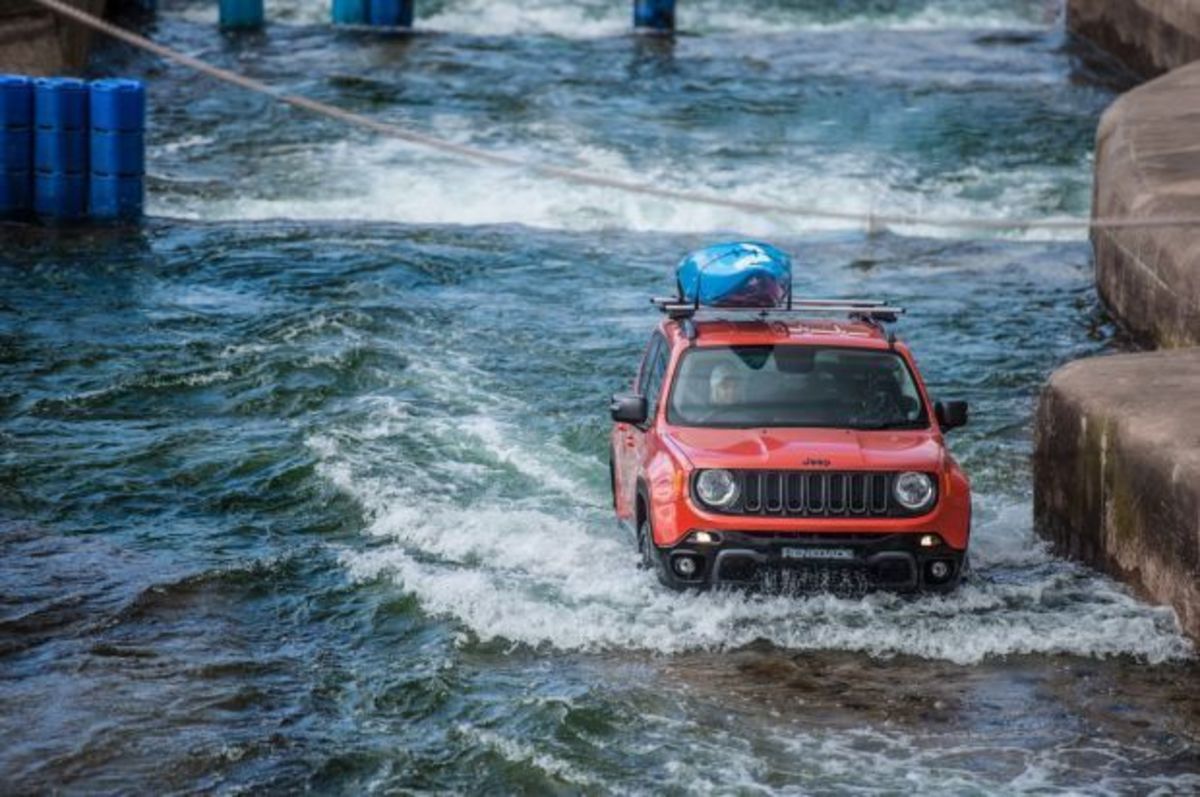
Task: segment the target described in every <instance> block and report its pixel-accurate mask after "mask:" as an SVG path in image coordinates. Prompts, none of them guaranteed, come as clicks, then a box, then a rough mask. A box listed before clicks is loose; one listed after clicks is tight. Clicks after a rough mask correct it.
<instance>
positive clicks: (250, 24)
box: [220, 0, 264, 30]
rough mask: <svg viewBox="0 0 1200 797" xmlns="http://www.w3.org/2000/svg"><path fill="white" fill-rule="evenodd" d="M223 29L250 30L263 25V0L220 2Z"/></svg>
mask: <svg viewBox="0 0 1200 797" xmlns="http://www.w3.org/2000/svg"><path fill="white" fill-rule="evenodd" d="M220 3H221V27H222V28H224V29H226V30H248V29H253V28H261V27H262V25H263V16H264V14H263V0H220Z"/></svg>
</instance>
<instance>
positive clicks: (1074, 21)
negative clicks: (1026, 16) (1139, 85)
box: [1067, 0, 1200, 76]
mask: <svg viewBox="0 0 1200 797" xmlns="http://www.w3.org/2000/svg"><path fill="white" fill-rule="evenodd" d="M1067 28H1068V29H1069V30H1071V31H1072V32H1073V33H1076V34H1078V35H1080V36H1083V37H1084V38H1086V39H1090V40H1091V41H1093V42H1095V43H1096V44H1098V45H1100V47H1102V48H1103V49H1105V50H1107V51H1109V52H1110V53H1112V54H1113V55H1115V56H1116V57H1117V58H1119V59H1121V60H1122V61H1123V62H1124V63H1125V64H1127V65H1128V66H1129V67H1130V68H1131V69H1133V70H1134V71H1136V72H1139V73H1141V74H1143V75H1146V76H1151V75H1157V74H1161V73H1162V72H1166V71H1167V70H1169V69H1174V68H1175V67H1177V66H1181V65H1183V64H1186V63H1188V62H1189V61H1195V60H1196V59H1200V0H1067Z"/></svg>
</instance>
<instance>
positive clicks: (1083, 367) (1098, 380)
mask: <svg viewBox="0 0 1200 797" xmlns="http://www.w3.org/2000/svg"><path fill="white" fill-rule="evenodd" d="M1034 439H1035V450H1034V485H1035V489H1034V516H1035V520H1036V524H1037V527H1038V530H1039V532H1040V533H1042V534H1043V535H1044V536H1046V537H1048V538H1049V539H1050V540H1051V542H1052V543H1053V544H1054V547H1055V548H1056V550H1057V551H1058V552H1059V553H1060V554H1064V555H1067V556H1070V557H1072V558H1075V559H1079V560H1082V561H1084V562H1086V563H1088V564H1090V565H1093V566H1095V567H1097V568H1100V569H1102V570H1105V571H1107V572H1109V573H1111V574H1113V575H1115V576H1117V577H1119V578H1121V579H1122V580H1124V581H1125V582H1127V583H1129V584H1131V585H1132V586H1133V587H1134V588H1135V589H1137V590H1138V591H1140V592H1141V593H1142V594H1143V595H1145V596H1146V597H1148V598H1150V599H1151V600H1153V601H1155V602H1158V603H1163V604H1168V605H1170V606H1172V607H1174V609H1175V611H1176V613H1177V614H1178V616H1179V619H1180V622H1181V623H1182V625H1183V628H1184V630H1185V631H1186V632H1187V633H1188V634H1189V635H1190V636H1192V637H1193V638H1194V639H1200V348H1195V349H1179V350H1174V351H1164V352H1150V353H1146V354H1132V355H1115V356H1110V357H1096V358H1092V359H1087V360H1080V361H1077V362H1074V363H1071V364H1069V365H1066V366H1064V367H1063V368H1060V369H1059V370H1058V371H1056V372H1055V373H1054V374H1053V375H1052V376H1051V377H1050V382H1049V384H1048V385H1047V386H1046V388H1045V389H1044V390H1043V392H1042V397H1041V400H1040V401H1039V403H1038V413H1037V421H1036V427H1035V431H1034Z"/></svg>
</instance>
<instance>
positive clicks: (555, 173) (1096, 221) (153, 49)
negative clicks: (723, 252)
mask: <svg viewBox="0 0 1200 797" xmlns="http://www.w3.org/2000/svg"><path fill="white" fill-rule="evenodd" d="M32 2H34V3H37V4H38V5H40V6H42V7H43V8H46V9H47V10H49V11H52V12H54V13H56V14H60V15H61V16H63V17H65V18H67V19H69V20H72V21H74V22H77V23H78V24H80V25H83V26H85V27H88V28H91V29H92V30H95V31H98V32H100V33H103V34H105V35H107V36H111V37H113V38H115V39H119V40H120V41H123V42H125V43H127V44H130V45H132V46H134V47H137V48H139V49H142V50H145V51H146V52H150V53H154V54H155V55H158V56H160V57H162V58H165V59H167V60H170V61H174V62H176V63H178V64H182V65H183V66H186V67H188V68H190V69H194V70H195V71H197V72H200V73H203V74H205V75H208V76H209V77H212V78H214V79H216V80H220V81H223V82H225V83H229V84H231V85H234V86H238V87H240V88H243V89H246V90H247V91H253V92H257V93H259V94H264V95H267V96H269V97H273V98H274V99H276V100H278V101H279V102H283V103H286V104H288V105H292V106H294V107H296V108H302V109H304V110H306V111H310V112H312V113H315V114H320V115H322V116H325V117H328V118H330V119H337V120H338V121H341V122H345V123H346V124H349V125H353V126H356V127H359V128H362V129H365V130H370V131H372V132H375V133H378V134H380V135H384V136H388V137H390V138H395V139H399V140H400V141H405V142H408V143H410V144H414V145H416V146H420V147H425V148H427V149H431V150H435V151H438V152H443V153H445V154H448V155H452V156H455V157H458V158H463V159H467V160H472V161H476V162H479V163H488V164H492V165H498V166H505V167H510V168H513V169H519V170H521V171H526V172H529V173H531V174H536V175H540V176H542V177H546V178H550V179H554V180H562V181H566V182H571V183H576V184H580V185H590V186H595V187H598V188H609V189H613V190H616V191H624V192H627V193H631V194H640V195H642V196H649V197H656V198H658V199H665V200H669V201H672V202H685V203H688V204H693V205H707V206H709V207H718V208H726V209H728V210H737V211H742V212H748V213H763V214H768V215H780V216H795V217H806V218H813V219H826V220H832V221H845V222H852V223H854V224H856V225H861V226H864V227H865V228H866V229H868V230H876V229H878V228H879V227H880V226H922V227H935V228H942V229H976V230H1013V229H1043V230H1080V229H1088V228H1092V229H1121V228H1142V229H1146V228H1155V227H1182V226H1192V225H1200V217H1197V216H1165V217H1150V218H1129V217H1126V218H1114V217H1095V218H1091V219H1047V218H1032V217H1028V218H1022V217H1010V218H1003V219H983V218H966V217H958V218H952V217H946V216H941V217H939V216H925V215H920V214H913V213H854V212H850V211H839V210H829V209H822V208H817V207H805V206H801V205H789V204H781V203H775V202H758V201H754V200H746V199H731V198H728V197H723V196H717V195H715V194H707V193H699V192H694V191H682V190H678V189H673V188H663V187H660V186H656V185H651V184H649V183H642V182H634V181H631V180H623V179H619V178H615V177H605V176H603V175H600V174H594V173H592V172H587V171H582V170H578V169H567V168H563V167H560V166H551V165H546V164H541V163H534V162H531V161H527V160H523V159H521V158H515V157H512V156H509V155H504V154H500V153H496V152H489V151H488V150H484V149H479V148H477V147H472V146H469V145H466V144H458V143H455V142H453V141H447V140H446V139H442V138H438V137H436V136H430V135H427V134H424V133H419V132H416V131H414V130H410V129H407V128H404V127H400V126H398V125H395V124H391V123H388V122H381V121H378V120H376V119H372V118H370V117H368V116H363V115H362V114H357V113H354V112H352V111H347V110H344V109H342V108H338V107H336V106H333V105H329V104H328V103H324V102H320V101H318V100H313V99H309V98H307V97H302V96H299V95H296V94H288V93H286V92H284V91H281V90H279V89H277V88H275V87H274V86H271V85H269V84H266V83H263V82H262V81H260V80H255V79H254V78H251V77H246V76H245V75H241V74H238V73H236V72H232V71H230V70H228V69H222V68H220V67H217V66H213V65H212V64H209V63H208V62H206V61H202V60H200V59H199V58H195V57H193V56H190V55H187V54H186V53H181V52H179V51H178V50H173V49H171V48H170V47H165V46H163V45H161V44H158V43H157V42H154V41H152V40H150V39H147V38H146V37H144V36H140V35H138V34H136V33H133V32H131V31H128V30H126V29H124V28H121V27H118V26H116V25H113V24H111V23H109V22H106V21H104V20H102V19H100V18H98V17H96V16H94V15H92V14H88V13H87V12H85V11H80V10H79V9H77V8H74V7H72V6H70V5H67V4H66V3H65V2H62V0H32Z"/></svg>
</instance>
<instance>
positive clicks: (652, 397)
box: [627, 333, 669, 509]
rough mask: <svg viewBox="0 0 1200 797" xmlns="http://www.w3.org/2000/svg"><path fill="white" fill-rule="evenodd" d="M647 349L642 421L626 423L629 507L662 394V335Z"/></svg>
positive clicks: (665, 356)
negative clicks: (643, 421) (643, 415)
mask: <svg viewBox="0 0 1200 797" xmlns="http://www.w3.org/2000/svg"><path fill="white" fill-rule="evenodd" d="M650 347H651V351H650V353H649V356H648V357H647V367H646V368H645V369H644V374H643V378H642V379H641V380H640V381H641V385H640V391H641V394H642V395H643V396H645V397H646V422H645V423H644V424H642V425H640V426H632V425H631V426H630V427H629V436H630V438H631V444H628V445H627V450H628V451H629V453H630V462H631V465H632V467H631V468H630V473H629V476H628V479H627V484H628V485H629V506H630V508H631V509H632V508H633V507H635V506H636V500H637V481H638V477H639V476H640V475H641V474H642V473H644V472H645V465H646V456H647V453H648V451H649V450H650V448H651V445H650V441H649V439H648V438H649V437H650V436H651V435H652V434H654V421H655V419H656V418H657V417H658V401H659V397H660V395H661V394H662V384H663V378H664V377H665V376H666V373H667V361H668V359H669V350H668V348H667V341H666V340H665V339H664V338H663V336H662V334H660V333H655V335H654V339H653V340H652V341H651V343H650Z"/></svg>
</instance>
